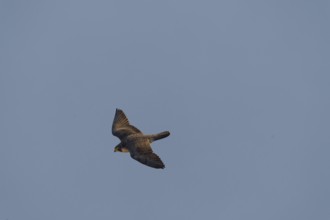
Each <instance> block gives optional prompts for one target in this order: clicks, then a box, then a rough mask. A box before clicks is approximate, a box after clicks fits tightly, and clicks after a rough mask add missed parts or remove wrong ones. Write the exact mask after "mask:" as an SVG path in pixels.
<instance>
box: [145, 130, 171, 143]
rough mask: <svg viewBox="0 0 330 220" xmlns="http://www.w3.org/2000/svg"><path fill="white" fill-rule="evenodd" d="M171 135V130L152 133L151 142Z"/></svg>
mask: <svg viewBox="0 0 330 220" xmlns="http://www.w3.org/2000/svg"><path fill="white" fill-rule="evenodd" d="M169 135H170V132H169V131H163V132H160V133H158V134H152V135H150V137H149V139H150V141H151V142H153V141H157V140H159V139H163V138H166V137H168V136H169Z"/></svg>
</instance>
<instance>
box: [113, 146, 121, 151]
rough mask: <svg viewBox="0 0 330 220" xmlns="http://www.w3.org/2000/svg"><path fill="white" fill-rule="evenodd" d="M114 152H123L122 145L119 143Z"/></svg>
mask: <svg viewBox="0 0 330 220" xmlns="http://www.w3.org/2000/svg"><path fill="white" fill-rule="evenodd" d="M113 152H121V146H120V144H118V145H117V146H116V147H115V148H114V149H113Z"/></svg>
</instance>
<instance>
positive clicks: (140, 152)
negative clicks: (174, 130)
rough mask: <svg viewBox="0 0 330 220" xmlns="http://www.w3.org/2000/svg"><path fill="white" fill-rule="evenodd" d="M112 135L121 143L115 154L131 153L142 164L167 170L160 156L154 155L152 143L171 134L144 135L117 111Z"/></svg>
mask: <svg viewBox="0 0 330 220" xmlns="http://www.w3.org/2000/svg"><path fill="white" fill-rule="evenodd" d="M112 134H113V135H114V136H116V137H118V138H119V139H120V143H119V144H118V145H117V146H116V147H115V150H114V151H115V152H117V151H119V152H129V153H130V155H131V157H132V158H133V159H135V160H137V161H139V162H140V163H143V164H145V165H147V166H150V167H153V168H161V169H163V168H165V165H164V163H163V162H162V161H161V159H160V158H159V156H158V155H156V154H155V153H153V151H152V149H151V143H152V142H153V141H156V140H159V139H162V138H165V137H168V136H169V135H170V132H168V131H164V132H161V133H159V134H152V135H144V134H143V133H142V132H141V131H140V130H139V129H137V128H136V127H134V126H133V125H130V123H129V121H128V119H127V117H126V115H125V114H124V112H123V111H122V110H120V109H116V114H115V118H114V120H113V124H112Z"/></svg>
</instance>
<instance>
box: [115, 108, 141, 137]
mask: <svg viewBox="0 0 330 220" xmlns="http://www.w3.org/2000/svg"><path fill="white" fill-rule="evenodd" d="M137 133H141V134H142V132H141V131H140V130H139V129H137V128H136V127H134V126H133V125H130V124H129V121H128V119H127V117H126V115H125V113H124V112H123V111H122V110H121V109H116V114H115V118H114V119H113V123H112V134H113V135H114V136H116V137H118V138H119V139H120V140H122V139H124V138H126V137H127V136H128V135H131V134H137Z"/></svg>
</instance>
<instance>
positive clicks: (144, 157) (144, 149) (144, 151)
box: [128, 138, 165, 169]
mask: <svg viewBox="0 0 330 220" xmlns="http://www.w3.org/2000/svg"><path fill="white" fill-rule="evenodd" d="M128 148H129V151H130V154H131V157H132V158H133V159H135V160H137V161H139V162H140V163H142V164H144V165H147V166H149V167H153V168H157V169H164V168H165V165H164V163H163V162H162V160H161V159H160V158H159V156H158V155H157V154H155V153H154V152H153V151H152V149H151V146H150V143H149V141H148V140H147V139H144V138H142V139H137V140H136V141H134V142H130V143H129V146H128Z"/></svg>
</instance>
